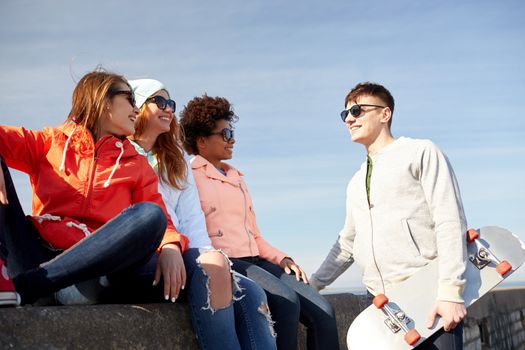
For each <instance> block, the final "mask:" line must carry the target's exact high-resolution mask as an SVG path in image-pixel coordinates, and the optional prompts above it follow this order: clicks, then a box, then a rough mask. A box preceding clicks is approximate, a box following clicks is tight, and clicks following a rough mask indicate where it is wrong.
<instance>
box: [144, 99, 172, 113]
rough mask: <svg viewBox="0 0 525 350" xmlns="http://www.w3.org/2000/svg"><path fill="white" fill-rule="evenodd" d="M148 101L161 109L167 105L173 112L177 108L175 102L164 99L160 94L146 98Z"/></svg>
mask: <svg viewBox="0 0 525 350" xmlns="http://www.w3.org/2000/svg"><path fill="white" fill-rule="evenodd" d="M147 101H148V102H155V104H156V105H157V107H159V108H160V109H162V110H165V109H166V107H169V108H170V109H171V111H172V112H175V108H177V104H176V103H175V101H173V100H166V99H165V98H164V97H162V96H153V97H150V98H148V100H147Z"/></svg>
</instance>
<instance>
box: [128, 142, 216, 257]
mask: <svg viewBox="0 0 525 350" xmlns="http://www.w3.org/2000/svg"><path fill="white" fill-rule="evenodd" d="M131 144H132V145H133V146H135V149H136V150H137V152H138V153H139V154H141V155H143V156H145V157H147V158H148V162H149V164H150V165H151V166H152V167H153V169H154V170H155V172H157V174H158V167H157V158H156V157H155V155H154V154H152V153H151V152H146V151H145V150H144V149H143V148H142V147H140V145H139V144H137V143H136V142H134V141H131ZM185 161H186V165H187V169H188V175H187V178H186V183H185V184H184V189H183V190H182V191H181V190H178V189H176V188H174V187H171V186H170V185H169V184H167V183H164V182H162V181H160V179H159V193H160V194H161V195H162V199H163V200H164V203H165V204H166V209H167V211H168V214H169V215H170V217H171V220H172V221H173V225H175V228H176V229H177V231H179V232H180V233H182V234H184V235H185V236H186V237H188V239H189V240H190V244H189V248H204V249H212V244H211V240H210V237H209V236H208V230H207V229H206V219H205V217H204V213H203V212H202V208H201V204H200V199H199V192H198V190H197V186H196V185H195V179H194V178H193V173H192V171H191V165H190V164H189V159H188V158H187V157H186V156H185Z"/></svg>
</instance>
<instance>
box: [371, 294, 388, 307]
mask: <svg viewBox="0 0 525 350" xmlns="http://www.w3.org/2000/svg"><path fill="white" fill-rule="evenodd" d="M372 302H373V303H374V305H375V306H376V307H377V308H378V309H381V308H382V307H383V306H385V304H387V303H388V298H387V297H386V295H384V294H378V295H376V296H375V297H374V300H373V301H372Z"/></svg>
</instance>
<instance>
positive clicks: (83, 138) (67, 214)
mask: <svg viewBox="0 0 525 350" xmlns="http://www.w3.org/2000/svg"><path fill="white" fill-rule="evenodd" d="M0 153H1V154H2V156H3V157H4V160H5V161H6V163H7V165H8V166H9V167H12V168H14V169H17V170H20V171H22V172H24V173H27V174H28V175H29V178H30V181H31V187H32V189H33V215H34V216H33V217H32V218H31V219H32V222H33V223H34V224H35V226H36V227H37V229H38V231H39V233H40V235H41V236H42V238H44V240H45V241H46V242H48V243H49V245H50V246H52V247H54V248H57V249H67V248H69V247H70V246H72V245H73V244H75V243H76V242H78V241H79V240H81V239H82V238H84V237H86V236H87V235H89V234H90V233H92V232H93V231H94V230H96V229H98V228H99V227H100V226H102V225H104V224H105V223H106V222H107V221H109V220H110V219H112V218H113V217H115V216H117V215H118V214H119V213H120V212H121V211H122V210H124V209H126V208H127V207H129V206H130V205H132V204H135V203H140V202H153V203H156V204H158V205H159V206H160V207H161V208H162V210H163V211H164V213H165V214H166V216H167V217H168V227H167V229H166V233H165V235H164V239H163V240H162V243H161V245H160V246H159V249H160V248H161V247H162V246H163V245H165V244H167V243H178V244H180V247H181V248H182V250H183V251H185V250H186V248H187V244H188V240H187V238H186V237H185V236H183V235H181V234H179V233H178V232H177V231H176V229H175V227H174V226H173V224H172V222H171V219H170V218H169V216H168V215H167V212H166V208H165V206H164V202H163V201H162V197H161V196H160V194H159V193H158V191H157V176H156V175H155V173H154V171H153V169H152V168H151V167H150V166H149V164H148V162H147V160H146V158H144V157H143V156H140V155H138V154H137V152H136V151H135V148H134V147H133V146H132V145H131V144H130V143H129V141H128V140H127V139H124V140H121V139H118V138H116V137H114V136H104V137H102V138H101V139H100V140H98V141H97V143H96V144H94V143H93V138H92V137H91V134H90V133H89V132H88V131H87V130H85V129H84V128H83V127H81V126H76V127H75V126H72V125H62V126H60V127H59V128H46V129H44V130H41V131H31V130H26V129H24V128H19V127H9V126H0Z"/></svg>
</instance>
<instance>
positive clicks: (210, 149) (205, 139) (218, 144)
mask: <svg viewBox="0 0 525 350" xmlns="http://www.w3.org/2000/svg"><path fill="white" fill-rule="evenodd" d="M229 128H231V125H230V123H229V122H228V121H227V120H224V119H219V120H217V121H216V122H215V128H214V129H213V131H212V132H213V135H208V136H200V137H199V139H198V140H197V147H198V148H199V155H201V156H202V157H204V158H206V159H207V160H208V161H209V162H210V163H212V164H213V165H214V166H215V167H218V166H219V164H220V162H221V161H222V160H226V159H231V158H232V156H233V145H234V144H235V139H234V138H231V139H230V140H229V141H225V140H224V137H223V136H222V135H221V134H220V133H221V132H222V130H223V129H229Z"/></svg>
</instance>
